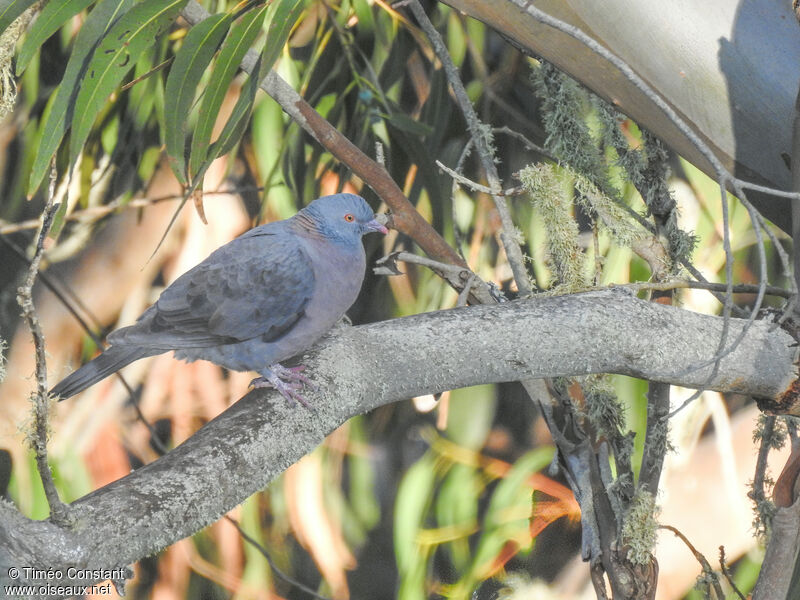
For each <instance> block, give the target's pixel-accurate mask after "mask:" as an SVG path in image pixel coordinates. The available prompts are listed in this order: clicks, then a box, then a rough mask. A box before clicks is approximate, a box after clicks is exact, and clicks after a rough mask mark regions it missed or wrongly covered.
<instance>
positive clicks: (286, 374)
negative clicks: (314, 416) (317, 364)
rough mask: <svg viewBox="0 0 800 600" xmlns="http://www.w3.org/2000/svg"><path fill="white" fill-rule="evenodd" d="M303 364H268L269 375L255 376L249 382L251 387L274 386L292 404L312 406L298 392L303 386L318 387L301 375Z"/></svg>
mask: <svg viewBox="0 0 800 600" xmlns="http://www.w3.org/2000/svg"><path fill="white" fill-rule="evenodd" d="M305 368H306V367H305V365H299V366H297V367H284V366H283V365H280V364H274V365H270V366H269V368H268V372H269V373H270V375H268V376H266V377H256V378H255V379H253V380H252V381H251V382H250V387H252V388H256V389H257V388H265V387H272V388H275V389H276V390H277V391H278V393H280V395H281V396H283V397H284V398H285V399H286V401H287V402H288V403H289V404H290V405H292V404H296V403H300V404H302V405H303V406H304V407H306V408H309V409H310V408H312V407H311V405H310V404H309V403H308V401H307V400H306V399H305V398H304V397H303V395H302V394H300V390H302V389H303V388H304V387H305V386H308V387H310V388H311V389H312V390H314V391H317V390H318V389H319V388H318V387H317V386H316V385H315V384H314V382H312V381H311V380H310V379H309V378H308V377H306V376H305V375H303V373H302V371H304V370H305Z"/></svg>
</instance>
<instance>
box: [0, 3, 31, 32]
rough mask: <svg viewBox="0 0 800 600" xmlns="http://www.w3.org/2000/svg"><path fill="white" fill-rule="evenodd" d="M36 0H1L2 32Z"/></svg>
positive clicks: (0, 24) (0, 22)
mask: <svg viewBox="0 0 800 600" xmlns="http://www.w3.org/2000/svg"><path fill="white" fill-rule="evenodd" d="M34 2H36V0H0V34H2V33H3V32H4V31H5V30H6V29H8V26H9V25H11V24H12V23H13V22H14V21H15V19H16V18H17V17H18V16H20V15H21V14H22V13H24V12H25V10H26V9H27V8H28V7H30V6H31V5H32V4H33V3H34Z"/></svg>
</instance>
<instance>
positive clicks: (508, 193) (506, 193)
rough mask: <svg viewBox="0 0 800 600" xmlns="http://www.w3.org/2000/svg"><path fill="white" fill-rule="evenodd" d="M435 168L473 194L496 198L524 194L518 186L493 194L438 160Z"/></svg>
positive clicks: (489, 189)
mask: <svg viewBox="0 0 800 600" xmlns="http://www.w3.org/2000/svg"><path fill="white" fill-rule="evenodd" d="M436 166H437V167H439V168H440V169H441V170H442V171H444V172H445V173H447V174H448V175H450V177H452V178H453V180H455V181H456V182H457V183H460V184H462V185H463V186H465V187H468V188H470V189H471V190H472V191H473V192H483V193H484V194H490V195H497V196H519V195H521V194H524V193H525V190H524V189H523V188H522V187H520V186H517V187H513V188H508V189H507V190H500V191H499V192H493V191H492V190H491V188H489V187H487V186H485V185H482V184H480V183H477V182H475V181H472V180H471V179H467V178H466V177H464V176H463V175H460V174H458V173H456V172H455V171H454V170H453V169H451V168H450V167H448V166H447V165H445V164H444V163H442V161H440V160H437V161H436Z"/></svg>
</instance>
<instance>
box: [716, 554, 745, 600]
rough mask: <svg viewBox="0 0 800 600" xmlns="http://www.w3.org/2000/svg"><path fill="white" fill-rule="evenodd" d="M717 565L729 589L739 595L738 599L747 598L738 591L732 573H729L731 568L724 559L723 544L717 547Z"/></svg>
mask: <svg viewBox="0 0 800 600" xmlns="http://www.w3.org/2000/svg"><path fill="white" fill-rule="evenodd" d="M719 566H720V568H721V569H722V574H723V575H725V579H727V580H728V584H729V585H730V586H731V589H732V590H733V591H734V592H736V595H737V596H739V599H740V600H747V599H746V598H745V597H744V594H742V592H740V591H739V588H738V587H736V583H735V582H734V581H733V575H732V574H731V570H730V569H729V568H728V561H727V560H726V559H725V546H720V547H719Z"/></svg>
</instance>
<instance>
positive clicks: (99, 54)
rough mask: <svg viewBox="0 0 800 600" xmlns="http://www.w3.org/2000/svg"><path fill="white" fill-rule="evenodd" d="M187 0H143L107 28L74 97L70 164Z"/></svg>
mask: <svg viewBox="0 0 800 600" xmlns="http://www.w3.org/2000/svg"><path fill="white" fill-rule="evenodd" d="M186 3H187V0H169V1H167V2H165V1H164V0H142V1H141V2H139V3H137V4H135V5H134V7H133V8H131V9H130V10H129V11H128V12H127V13H125V14H124V15H123V16H122V17H121V18H120V19H119V21H117V22H116V23H114V25H112V26H111V29H109V30H108V32H107V33H106V35H105V36H104V37H103V40H102V41H101V42H100V45H99V46H98V47H97V49H96V50H95V51H94V54H93V56H92V58H91V60H90V61H89V66H88V68H87V70H86V73H85V76H84V79H83V81H82V83H81V86H80V90H79V91H78V97H77V98H76V100H75V112H74V115H73V120H72V133H71V135H70V145H69V156H70V164H74V162H75V160H76V158H77V156H78V153H79V152H80V151H81V148H82V147H83V144H84V143H85V142H86V138H88V137H89V131H90V130H91V129H92V125H94V120H95V118H96V117H97V114H98V113H99V112H100V109H101V108H102V107H103V105H104V104H105V103H106V101H107V99H108V96H109V95H110V94H111V93H112V92H113V91H114V90H115V89H116V87H117V86H118V85H119V83H120V81H122V78H123V77H124V76H125V75H126V74H127V73H128V72H129V71H130V70H131V69H132V68H133V67H134V65H135V64H136V61H137V60H139V55H140V54H141V53H142V52H144V51H145V50H146V49H147V48H148V47H149V46H150V45H152V44H153V43H154V42H155V39H156V37H158V35H159V34H160V33H161V32H162V31H163V30H164V29H166V28H167V27H168V26H169V25H170V24H171V23H172V21H173V20H174V18H175V17H177V16H178V13H179V12H180V10H181V9H182V8H183V6H184V5H185V4H186Z"/></svg>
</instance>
